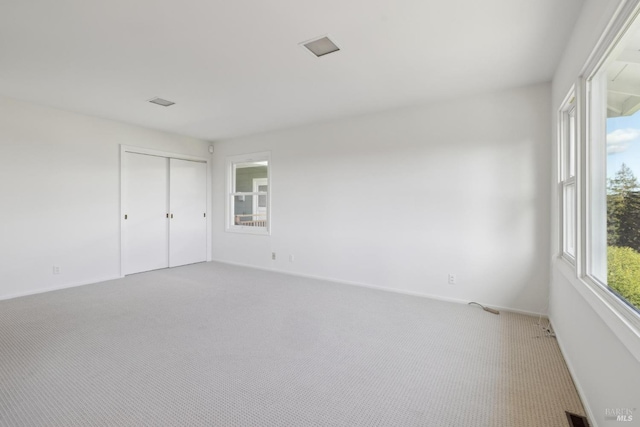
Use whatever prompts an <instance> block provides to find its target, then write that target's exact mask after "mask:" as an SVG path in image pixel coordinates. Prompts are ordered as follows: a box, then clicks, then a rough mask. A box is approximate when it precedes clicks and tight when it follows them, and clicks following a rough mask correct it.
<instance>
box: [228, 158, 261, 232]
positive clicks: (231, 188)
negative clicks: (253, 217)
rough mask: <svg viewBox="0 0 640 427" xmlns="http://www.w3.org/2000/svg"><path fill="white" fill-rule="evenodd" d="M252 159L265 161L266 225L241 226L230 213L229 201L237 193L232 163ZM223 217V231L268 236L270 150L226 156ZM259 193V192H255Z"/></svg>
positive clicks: (246, 193) (247, 193)
mask: <svg viewBox="0 0 640 427" xmlns="http://www.w3.org/2000/svg"><path fill="white" fill-rule="evenodd" d="M252 161H266V162H267V178H266V179H267V194H266V196H267V219H266V224H267V226H266V227H253V226H242V225H236V224H234V221H233V217H234V215H233V214H232V213H231V208H232V206H233V204H232V203H231V198H232V197H235V195H237V194H239V193H238V192H235V191H234V190H235V174H234V173H233V165H234V164H235V163H248V162H252ZM225 172H226V173H225V180H226V183H225V206H224V208H225V209H224V211H225V219H224V231H225V232H230V233H242V234H253V235H257V236H270V235H271V230H272V221H271V194H272V187H271V172H272V164H271V151H261V152H256V153H248V154H237V155H233V156H227V157H226V160H225ZM240 193H242V194H243V195H253V194H254V193H252V192H250V191H247V192H240ZM256 194H261V193H256Z"/></svg>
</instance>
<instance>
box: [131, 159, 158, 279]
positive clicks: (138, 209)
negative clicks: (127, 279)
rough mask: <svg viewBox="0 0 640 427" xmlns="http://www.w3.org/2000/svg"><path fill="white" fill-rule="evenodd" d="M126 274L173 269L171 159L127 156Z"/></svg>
mask: <svg viewBox="0 0 640 427" xmlns="http://www.w3.org/2000/svg"><path fill="white" fill-rule="evenodd" d="M123 162H124V164H123V167H124V169H125V174H124V176H123V178H124V182H123V184H124V200H123V203H124V212H125V215H126V216H125V220H124V223H123V224H124V234H123V237H124V240H125V241H124V242H123V243H124V245H123V247H124V251H125V253H124V265H123V270H124V274H132V273H139V272H141V271H149V270H156V269H159V268H166V267H168V266H169V227H168V222H169V220H168V219H167V212H168V188H169V181H168V178H169V173H168V167H169V159H167V158H165V157H156V156H149V155H145V154H136V153H125V156H124V158H123Z"/></svg>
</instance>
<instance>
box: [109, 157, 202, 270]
mask: <svg viewBox="0 0 640 427" xmlns="http://www.w3.org/2000/svg"><path fill="white" fill-rule="evenodd" d="M125 153H136V154H146V155H148V156H158V157H165V158H167V159H180V160H190V161H193V162H201V163H206V165H207V189H206V192H207V202H206V203H207V206H206V215H207V221H206V224H207V230H206V233H207V258H206V261H211V256H212V248H211V246H212V240H211V239H212V230H213V228H212V225H213V223H212V215H211V205H212V194H211V191H212V189H211V185H212V179H213V178H212V177H213V175H212V161H211V158H210V157H209V158H208V157H200V156H193V155H190V154H181V153H174V152H170V151H161V150H155V149H152V148H145V147H135V146H132V145H124V144H121V145H120V242H119V247H120V276H119V277H124V274H123V271H124V270H123V266H124V262H125V248H124V241H125V226H124V215H125V213H126V212H125V206H124V201H125V200H126V199H127V198H126V186H125V185H124V183H125V182H126V170H125V168H124V167H123V166H124V155H125Z"/></svg>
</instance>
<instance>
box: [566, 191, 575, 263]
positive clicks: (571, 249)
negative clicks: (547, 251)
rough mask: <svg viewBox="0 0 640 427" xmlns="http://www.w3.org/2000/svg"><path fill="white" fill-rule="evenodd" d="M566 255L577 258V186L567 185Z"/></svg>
mask: <svg viewBox="0 0 640 427" xmlns="http://www.w3.org/2000/svg"><path fill="white" fill-rule="evenodd" d="M563 200H564V224H563V231H564V238H563V242H564V253H565V254H567V255H570V256H571V257H574V258H575V256H576V222H575V218H576V211H575V206H576V186H575V184H566V185H565V186H564V196H563Z"/></svg>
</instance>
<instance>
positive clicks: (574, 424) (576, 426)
mask: <svg viewBox="0 0 640 427" xmlns="http://www.w3.org/2000/svg"><path fill="white" fill-rule="evenodd" d="M564 413H565V414H567V420H569V427H589V421H587V417H584V416H582V415H578V414H573V413H571V412H567V411H564Z"/></svg>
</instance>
